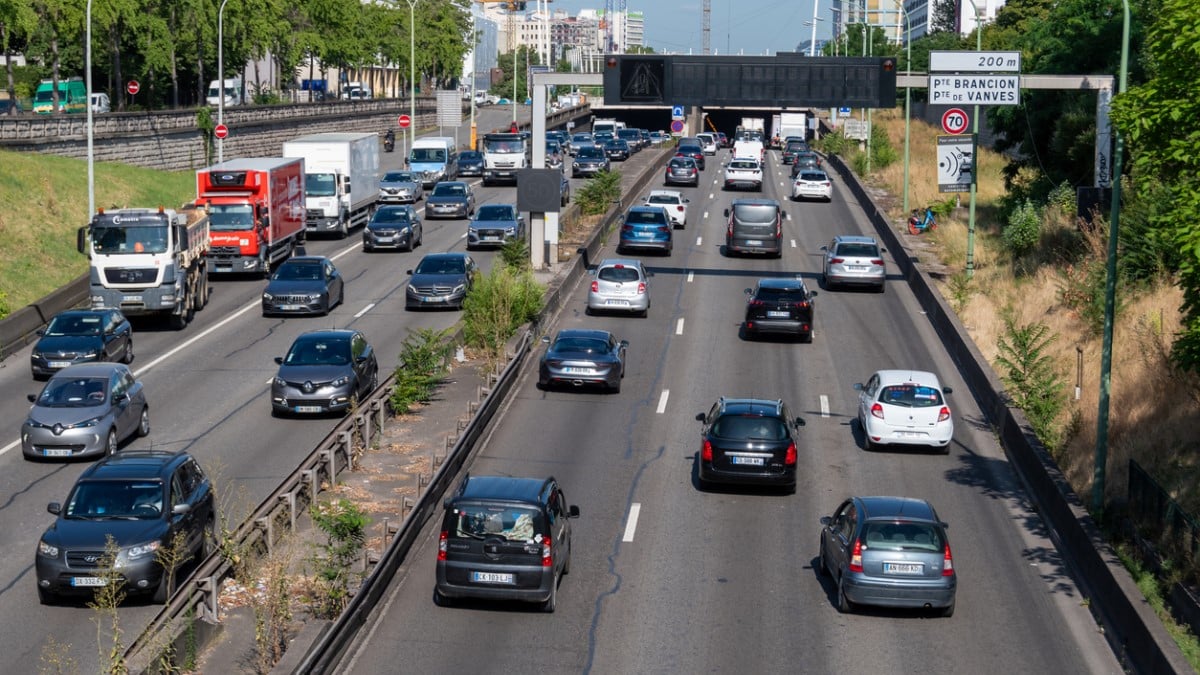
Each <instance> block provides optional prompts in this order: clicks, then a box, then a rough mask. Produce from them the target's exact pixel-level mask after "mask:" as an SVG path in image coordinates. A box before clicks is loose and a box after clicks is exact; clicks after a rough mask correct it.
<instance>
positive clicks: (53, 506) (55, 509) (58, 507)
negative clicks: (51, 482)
mask: <svg viewBox="0 0 1200 675" xmlns="http://www.w3.org/2000/svg"><path fill="white" fill-rule="evenodd" d="M46 510H47V511H49V512H50V513H53V514H54V515H56V516H57V515H58V514H60V513H62V504H59V503H58V502H50V503H49V504H47V505H46Z"/></svg>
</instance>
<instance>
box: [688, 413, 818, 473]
mask: <svg viewBox="0 0 1200 675" xmlns="http://www.w3.org/2000/svg"><path fill="white" fill-rule="evenodd" d="M696 421H698V422H700V423H701V425H702V426H701V429H700V453H699V462H698V463H697V480H698V482H699V484H700V487H701V488H704V487H707V486H708V485H709V484H710V483H735V484H739V483H740V484H759V485H776V486H781V487H784V488H787V489H788V490H790V491H794V490H795V489H796V460H797V450H796V431H797V430H798V429H799V428H800V427H802V426H804V420H803V419H801V418H799V417H792V416H791V413H790V412H789V411H788V407H787V405H785V404H784V402H783V401H782V400H778V399H776V400H767V399H756V398H726V397H724V396H722V397H721V398H720V399H718V400H717V402H716V403H714V404H713V406H712V408H711V409H709V411H708V412H707V413H700V414H698V415H696Z"/></svg>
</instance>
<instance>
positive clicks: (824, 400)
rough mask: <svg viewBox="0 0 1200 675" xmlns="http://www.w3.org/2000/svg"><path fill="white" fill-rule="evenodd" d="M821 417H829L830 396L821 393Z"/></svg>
mask: <svg viewBox="0 0 1200 675" xmlns="http://www.w3.org/2000/svg"><path fill="white" fill-rule="evenodd" d="M821 417H829V397H828V396H826V395H825V394H821Z"/></svg>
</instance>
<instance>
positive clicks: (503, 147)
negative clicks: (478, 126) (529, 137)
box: [483, 138, 524, 155]
mask: <svg viewBox="0 0 1200 675" xmlns="http://www.w3.org/2000/svg"><path fill="white" fill-rule="evenodd" d="M522 145H523V143H522V142H521V141H520V140H519V139H513V138H507V139H488V138H484V139H483V147H484V148H485V149H486V150H487V151H488V152H494V153H497V154H510V155H511V154H516V153H519V152H523V151H524V148H523V147H522Z"/></svg>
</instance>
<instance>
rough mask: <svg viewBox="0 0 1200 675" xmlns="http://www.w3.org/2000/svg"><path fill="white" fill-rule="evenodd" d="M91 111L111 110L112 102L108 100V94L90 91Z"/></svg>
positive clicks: (103, 111)
mask: <svg viewBox="0 0 1200 675" xmlns="http://www.w3.org/2000/svg"><path fill="white" fill-rule="evenodd" d="M91 103H92V112H94V113H106V112H110V111H111V110H112V102H111V101H109V100H108V94H106V93H104V92H102V91H98V92H97V91H94V92H92V99H91Z"/></svg>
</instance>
